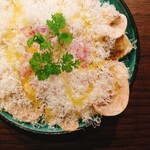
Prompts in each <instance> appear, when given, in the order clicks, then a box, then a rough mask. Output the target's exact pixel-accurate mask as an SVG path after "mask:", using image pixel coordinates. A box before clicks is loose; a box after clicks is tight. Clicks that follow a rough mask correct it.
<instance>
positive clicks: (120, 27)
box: [110, 14, 127, 39]
mask: <svg viewBox="0 0 150 150" xmlns="http://www.w3.org/2000/svg"><path fill="white" fill-rule="evenodd" d="M110 26H111V27H112V28H113V29H114V34H112V35H111V37H113V38H114V39H117V38H119V37H121V36H122V35H124V34H125V31H126V28H127V18H126V16H125V15H123V14H120V15H119V16H118V17H117V18H116V19H115V20H114V21H113V22H112V23H111V24H110Z"/></svg>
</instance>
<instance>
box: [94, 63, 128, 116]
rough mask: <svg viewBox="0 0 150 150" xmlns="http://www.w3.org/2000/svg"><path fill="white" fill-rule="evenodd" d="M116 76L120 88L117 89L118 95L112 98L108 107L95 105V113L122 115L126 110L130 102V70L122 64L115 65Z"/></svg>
mask: <svg viewBox="0 0 150 150" xmlns="http://www.w3.org/2000/svg"><path fill="white" fill-rule="evenodd" d="M114 76H115V78H116V79H117V82H118V84H119V87H118V88H117V91H116V92H117V93H116V95H115V96H113V97H112V98H111V100H112V102H110V103H107V104H106V105H102V104H93V107H94V109H95V111H96V112H97V113H99V114H101V115H104V116H115V115H118V114H120V113H121V112H122V111H123V110H124V109H125V108H126V106H127V104H128V101H129V82H128V69H127V68H126V67H125V65H124V64H123V63H122V62H118V63H115V66H114Z"/></svg>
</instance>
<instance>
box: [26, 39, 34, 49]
mask: <svg viewBox="0 0 150 150" xmlns="http://www.w3.org/2000/svg"><path fill="white" fill-rule="evenodd" d="M33 43H34V37H32V38H30V39H29V40H28V41H27V45H28V47H29V48H30V47H31V46H32V44H33Z"/></svg>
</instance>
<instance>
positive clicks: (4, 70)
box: [0, 0, 120, 128]
mask: <svg viewBox="0 0 150 150" xmlns="http://www.w3.org/2000/svg"><path fill="white" fill-rule="evenodd" d="M100 5H101V6H100ZM56 12H60V13H62V14H63V15H64V16H65V18H66V21H67V29H66V30H69V31H70V32H71V33H72V34H73V36H74V40H73V42H72V44H71V45H70V46H68V47H67V50H68V51H70V52H71V53H72V54H73V55H74V57H75V58H78V59H80V60H81V68H79V69H75V70H73V71H72V72H71V73H63V74H61V75H56V76H50V77H49V78H48V79H47V80H45V81H39V80H38V79H37V77H36V76H35V74H34V73H33V71H32V70H31V68H30V66H29V59H30V58H31V56H32V54H33V53H34V52H35V51H37V47H32V48H28V47H27V44H26V42H27V40H28V39H29V38H30V37H31V36H32V35H33V34H34V33H35V32H36V31H41V29H42V28H43V27H45V22H46V20H47V19H50V17H51V15H52V14H54V13H56ZM119 14H120V13H119V12H118V11H117V10H116V9H115V7H114V6H113V5H110V4H109V3H104V4H100V2H99V0H82V1H80V0H36V1H35V0H26V1H25V0H5V1H4V0H0V18H1V20H3V21H2V22H1V24H0V38H1V41H0V109H1V110H3V111H7V112H9V113H10V114H12V115H13V117H14V118H16V119H17V120H19V121H23V122H30V123H32V124H34V123H35V121H37V122H38V120H39V118H40V117H42V119H43V120H44V121H45V122H46V123H47V124H48V125H49V127H50V128H52V127H54V125H56V124H57V125H59V126H61V127H64V128H67V125H69V124H70V125H71V126H72V128H73V127H74V126H73V123H76V122H78V120H79V119H82V120H83V121H84V122H89V121H90V120H93V121H94V120H95V123H96V124H98V123H99V122H100V120H99V119H96V118H94V119H93V117H92V116H93V115H95V114H97V113H96V111H95V110H94V108H93V106H92V104H93V103H95V104H99V103H101V104H102V105H107V104H108V103H111V97H113V96H114V95H115V94H116V93H117V90H116V84H117V82H118V81H116V79H115V78H114V75H113V74H114V73H113V71H112V69H110V68H111V63H109V62H106V59H107V58H109V56H110V51H111V49H112V48H113V47H114V44H115V41H116V39H115V38H113V36H111V35H113V34H114V33H115V29H114V28H113V27H112V26H111V23H112V22H113V21H114V20H115V19H116V18H117V17H118V16H119ZM54 40H55V39H54ZM104 62H105V63H104ZM21 106H23V110H22V111H21V109H22V108H21ZM16 109H18V110H16ZM19 109H20V111H19ZM13 110H14V111H13ZM29 110H30V111H29ZM25 111H28V112H25ZM19 112H20V113H19ZM16 113H19V114H16ZM23 113H26V114H23ZM29 113H33V114H29ZM27 116H29V118H26V117H27ZM68 118H69V119H68ZM69 120H72V121H73V122H71V121H70V122H69ZM64 125H65V126H64ZM76 127H77V126H76Z"/></svg>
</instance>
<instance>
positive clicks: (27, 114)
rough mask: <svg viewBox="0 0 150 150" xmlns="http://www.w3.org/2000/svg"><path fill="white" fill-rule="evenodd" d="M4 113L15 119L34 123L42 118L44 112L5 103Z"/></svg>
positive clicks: (13, 103) (12, 103)
mask: <svg viewBox="0 0 150 150" xmlns="http://www.w3.org/2000/svg"><path fill="white" fill-rule="evenodd" d="M3 105H4V111H6V112H8V113H10V114H11V115H12V116H13V117H14V118H15V119H17V120H19V121H23V122H34V121H36V120H38V118H39V117H40V116H42V113H43V111H42V110H41V109H37V108H31V107H28V106H26V105H21V104H18V103H16V102H9V101H5V102H4V103H3Z"/></svg>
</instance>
